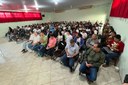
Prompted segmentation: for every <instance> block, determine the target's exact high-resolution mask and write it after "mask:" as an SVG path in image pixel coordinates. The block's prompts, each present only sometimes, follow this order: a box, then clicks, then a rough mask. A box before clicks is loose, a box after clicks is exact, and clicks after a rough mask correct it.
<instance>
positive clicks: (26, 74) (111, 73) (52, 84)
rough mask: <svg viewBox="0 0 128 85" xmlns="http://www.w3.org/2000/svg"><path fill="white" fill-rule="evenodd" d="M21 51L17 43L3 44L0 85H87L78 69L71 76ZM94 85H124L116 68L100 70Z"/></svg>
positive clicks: (1, 45) (65, 70)
mask: <svg viewBox="0 0 128 85" xmlns="http://www.w3.org/2000/svg"><path fill="white" fill-rule="evenodd" d="M21 49H22V44H16V43H15V42H6V43H3V44H0V85H88V84H87V81H86V79H85V78H84V77H81V76H79V74H78V69H79V66H78V67H77V69H76V71H75V73H73V74H72V73H70V72H69V69H68V68H66V67H64V66H62V65H61V64H60V63H58V62H55V61H52V60H47V59H46V58H40V57H37V55H36V54H35V53H29V52H28V53H26V54H22V53H21V52H20V51H21ZM1 51H2V52H1ZM92 85H121V81H120V77H119V73H118V72H117V71H115V69H114V67H113V66H111V67H108V68H103V67H101V68H100V70H99V72H98V78H97V81H96V82H95V83H94V84H92Z"/></svg>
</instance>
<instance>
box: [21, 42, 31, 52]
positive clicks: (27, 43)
mask: <svg viewBox="0 0 128 85" xmlns="http://www.w3.org/2000/svg"><path fill="white" fill-rule="evenodd" d="M30 43H31V42H28V41H25V42H24V43H23V49H25V50H27V47H28V45H29V44H30Z"/></svg>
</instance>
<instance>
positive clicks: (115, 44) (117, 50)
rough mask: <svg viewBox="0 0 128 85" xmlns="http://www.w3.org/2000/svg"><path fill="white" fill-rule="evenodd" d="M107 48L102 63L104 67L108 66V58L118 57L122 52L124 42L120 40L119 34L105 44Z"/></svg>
mask: <svg viewBox="0 0 128 85" xmlns="http://www.w3.org/2000/svg"><path fill="white" fill-rule="evenodd" d="M107 48H108V50H106V51H107V54H106V57H105V61H106V63H105V64H104V65H103V66H104V67H108V66H109V62H110V59H113V58H119V56H120V55H121V53H122V52H123V50H124V43H123V42H122V41H121V36H120V35H119V34H117V35H116V36H115V37H114V40H113V41H112V42H111V44H110V45H107Z"/></svg>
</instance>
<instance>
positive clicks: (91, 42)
mask: <svg viewBox="0 0 128 85" xmlns="http://www.w3.org/2000/svg"><path fill="white" fill-rule="evenodd" d="M98 42H99V41H98V37H97V35H96V34H93V35H92V37H91V38H88V39H87V41H86V46H87V49H89V48H92V47H93V45H94V44H95V43H98Z"/></svg>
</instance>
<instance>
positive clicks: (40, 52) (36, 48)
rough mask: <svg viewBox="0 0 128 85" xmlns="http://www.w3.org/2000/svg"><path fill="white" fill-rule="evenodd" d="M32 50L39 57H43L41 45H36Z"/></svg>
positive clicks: (43, 48)
mask: <svg viewBox="0 0 128 85" xmlns="http://www.w3.org/2000/svg"><path fill="white" fill-rule="evenodd" d="M33 50H34V51H35V52H37V53H38V54H39V55H40V56H43V55H44V52H45V47H44V46H43V45H36V46H35V47H34V48H33Z"/></svg>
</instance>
